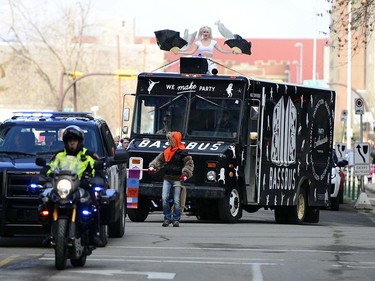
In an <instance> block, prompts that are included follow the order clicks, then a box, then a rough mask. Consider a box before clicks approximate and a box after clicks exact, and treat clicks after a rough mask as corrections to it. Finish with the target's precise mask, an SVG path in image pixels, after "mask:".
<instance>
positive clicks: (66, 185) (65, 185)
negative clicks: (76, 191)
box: [56, 179, 73, 199]
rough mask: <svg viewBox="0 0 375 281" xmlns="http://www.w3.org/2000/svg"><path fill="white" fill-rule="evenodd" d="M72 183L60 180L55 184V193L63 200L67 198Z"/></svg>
mask: <svg viewBox="0 0 375 281" xmlns="http://www.w3.org/2000/svg"><path fill="white" fill-rule="evenodd" d="M72 186H73V184H72V182H71V181H69V180H66V179H62V180H60V181H59V182H58V183H57V187H56V188H57V192H58V194H59V195H60V197H61V199H65V198H66V196H68V194H69V192H70V190H71V189H72Z"/></svg>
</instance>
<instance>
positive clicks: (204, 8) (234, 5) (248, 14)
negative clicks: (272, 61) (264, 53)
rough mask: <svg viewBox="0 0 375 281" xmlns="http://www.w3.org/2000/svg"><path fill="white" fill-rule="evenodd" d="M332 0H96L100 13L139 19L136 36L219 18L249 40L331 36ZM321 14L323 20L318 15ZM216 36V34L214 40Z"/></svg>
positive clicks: (210, 22)
mask: <svg viewBox="0 0 375 281" xmlns="http://www.w3.org/2000/svg"><path fill="white" fill-rule="evenodd" d="M329 2H330V1H329V0H232V1H230V0H226V1H223V0H212V1H211V0H206V1H203V0H190V1H176V0H136V1H128V0H116V1H115V0H94V2H93V3H94V6H95V7H98V8H99V9H98V12H100V13H109V14H112V15H117V16H122V17H124V18H130V17H133V18H135V21H136V35H138V36H153V32H154V31H155V30H160V29H173V30H176V31H180V32H183V31H184V30H185V29H188V30H189V31H195V30H198V29H199V28H200V27H201V26H204V25H208V26H211V27H212V29H213V35H214V37H217V36H221V35H220V33H219V32H218V31H217V28H216V26H215V25H214V23H215V22H216V21H218V20H220V22H221V23H223V24H224V25H225V26H226V27H227V28H228V29H229V30H231V31H232V32H233V33H236V34H239V35H241V36H242V37H244V38H313V37H314V35H315V34H316V36H317V38H326V35H325V34H324V33H323V32H325V33H328V31H329V29H328V26H329V22H330V17H329V14H328V12H327V11H328V10H329V8H330V4H329ZM317 14H321V15H322V16H318V15H317ZM215 35H216V36H215Z"/></svg>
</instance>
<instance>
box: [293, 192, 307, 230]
mask: <svg viewBox="0 0 375 281" xmlns="http://www.w3.org/2000/svg"><path fill="white" fill-rule="evenodd" d="M306 213H307V195H306V189H305V188H301V190H300V192H299V194H298V196H297V202H296V206H293V207H291V208H290V213H289V222H290V223H292V224H303V222H304V221H305V217H306Z"/></svg>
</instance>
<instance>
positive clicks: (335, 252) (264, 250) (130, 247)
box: [107, 245, 373, 254]
mask: <svg viewBox="0 0 375 281" xmlns="http://www.w3.org/2000/svg"><path fill="white" fill-rule="evenodd" d="M107 248H115V249H130V250H131V249H143V250H171V251H175V250H186V251H210V250H211V251H231V252H235V251H239V252H266V253H268V252H272V253H273V252H277V253H334V254H368V253H373V252H372V251H335V250H307V249H301V250H300V249H291V250H287V249H266V248H256V249H252V248H207V247H202V248H197V247H136V246H119V245H118V246H107Z"/></svg>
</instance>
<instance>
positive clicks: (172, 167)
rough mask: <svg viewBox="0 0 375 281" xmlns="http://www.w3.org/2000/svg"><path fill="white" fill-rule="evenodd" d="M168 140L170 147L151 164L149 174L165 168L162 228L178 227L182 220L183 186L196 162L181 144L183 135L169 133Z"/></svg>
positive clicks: (191, 173)
mask: <svg viewBox="0 0 375 281" xmlns="http://www.w3.org/2000/svg"><path fill="white" fill-rule="evenodd" d="M167 140H168V144H169V146H168V147H167V148H166V149H165V150H164V152H162V153H160V154H159V155H158V156H156V157H155V159H154V160H152V161H151V162H150V164H149V168H148V172H149V173H150V174H154V173H156V172H158V171H159V170H160V169H162V168H164V170H165V173H164V180H163V191H162V203H163V213H164V221H163V224H162V226H164V227H166V226H169V225H170V224H171V223H173V226H174V227H178V226H180V218H181V186H182V185H181V184H182V183H183V182H184V181H186V180H187V179H188V178H190V177H191V176H192V175H193V171H194V162H193V158H192V157H191V156H190V155H189V154H188V152H187V150H186V148H185V145H184V144H183V143H182V142H181V140H182V135H181V133H180V132H169V133H168V134H167ZM171 188H173V189H174V191H173V201H174V208H173V214H171V208H170V205H169V194H170V190H171Z"/></svg>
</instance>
